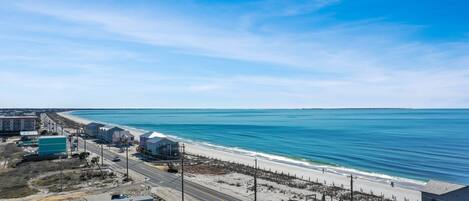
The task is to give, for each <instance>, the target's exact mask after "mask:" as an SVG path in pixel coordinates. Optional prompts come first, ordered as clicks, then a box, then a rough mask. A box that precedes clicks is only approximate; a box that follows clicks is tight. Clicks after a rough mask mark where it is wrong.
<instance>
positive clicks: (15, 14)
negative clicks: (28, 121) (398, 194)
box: [0, 0, 469, 108]
mask: <svg viewBox="0 0 469 201" xmlns="http://www.w3.org/2000/svg"><path fill="white" fill-rule="evenodd" d="M467 10H469V5H468V3H465V2H464V1H411V2H409V1H388V2H384V1H373V0H369V1H368V0H364V1H340V0H301V1H280V0H279V1H274V0H272V1H270V0H268V1H255V0H250V1H215V0H206V1H196V0H192V1H184V0H183V1H110V0H107V1H99V2H97V1H10V2H8V1H3V2H2V3H0V44H1V45H0V77H1V79H0V90H1V91H2V95H1V98H0V107H163V108H174V107H194V108H305V107H315V108H330V107H411V108H425V107H469V93H468V92H469V40H468V39H469V23H467V19H469V13H468V12H466V11H467Z"/></svg>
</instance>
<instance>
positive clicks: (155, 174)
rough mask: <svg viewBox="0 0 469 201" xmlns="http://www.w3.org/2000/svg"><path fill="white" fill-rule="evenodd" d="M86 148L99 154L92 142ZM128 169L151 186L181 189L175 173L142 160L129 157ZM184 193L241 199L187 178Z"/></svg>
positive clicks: (212, 200)
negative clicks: (143, 177) (164, 170)
mask: <svg viewBox="0 0 469 201" xmlns="http://www.w3.org/2000/svg"><path fill="white" fill-rule="evenodd" d="M86 148H87V151H89V152H93V153H95V154H98V155H101V148H100V147H99V146H98V145H96V144H94V143H86ZM80 150H83V140H82V139H80ZM103 150H104V151H103V153H104V158H105V159H107V160H110V161H111V160H112V159H113V158H114V157H116V156H119V157H120V158H121V161H120V162H114V163H115V164H116V165H118V166H119V167H121V168H125V167H126V160H125V158H123V157H121V156H120V155H117V154H115V153H112V152H111V151H109V150H107V149H106V148H104V149H103ZM129 170H133V171H135V172H138V173H140V174H142V175H144V176H145V177H147V178H148V179H149V180H148V181H147V182H148V183H150V184H152V185H153V186H164V187H168V188H172V189H175V190H178V191H181V178H180V177H179V176H178V175H176V174H172V173H168V172H163V171H160V170H158V169H155V168H154V167H151V166H149V165H147V164H145V163H143V162H142V161H137V160H133V159H129ZM184 193H185V194H186V195H190V196H192V197H193V198H196V199H198V200H201V201H216V200H224V201H241V200H240V199H238V198H235V197H232V196H230V195H227V194H224V193H221V192H218V191H216V190H213V189H211V188H207V187H205V186H202V185H200V184H196V183H194V182H190V181H187V180H184Z"/></svg>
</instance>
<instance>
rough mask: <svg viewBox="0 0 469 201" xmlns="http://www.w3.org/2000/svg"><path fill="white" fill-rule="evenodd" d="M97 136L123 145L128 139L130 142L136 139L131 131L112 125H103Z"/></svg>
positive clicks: (108, 141) (105, 140)
mask: <svg viewBox="0 0 469 201" xmlns="http://www.w3.org/2000/svg"><path fill="white" fill-rule="evenodd" d="M97 138H98V139H100V140H102V141H104V142H106V143H110V144H114V145H121V144H122V143H124V142H125V140H126V139H127V142H128V143H129V144H130V143H132V142H133V141H134V136H133V135H132V134H130V132H129V131H127V130H124V129H122V128H119V127H112V126H103V127H101V128H100V130H99V133H98V136H97Z"/></svg>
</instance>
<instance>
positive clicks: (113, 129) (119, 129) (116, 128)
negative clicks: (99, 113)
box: [109, 127, 124, 132]
mask: <svg viewBox="0 0 469 201" xmlns="http://www.w3.org/2000/svg"><path fill="white" fill-rule="evenodd" d="M109 131H111V132H114V131H124V129H122V128H119V127H114V128H111V129H109Z"/></svg>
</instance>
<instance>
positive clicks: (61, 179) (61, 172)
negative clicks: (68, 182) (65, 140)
mask: <svg viewBox="0 0 469 201" xmlns="http://www.w3.org/2000/svg"><path fill="white" fill-rule="evenodd" d="M63 169H64V165H63V160H62V156H60V192H62V191H63Z"/></svg>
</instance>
